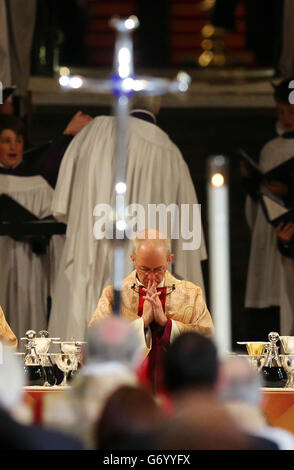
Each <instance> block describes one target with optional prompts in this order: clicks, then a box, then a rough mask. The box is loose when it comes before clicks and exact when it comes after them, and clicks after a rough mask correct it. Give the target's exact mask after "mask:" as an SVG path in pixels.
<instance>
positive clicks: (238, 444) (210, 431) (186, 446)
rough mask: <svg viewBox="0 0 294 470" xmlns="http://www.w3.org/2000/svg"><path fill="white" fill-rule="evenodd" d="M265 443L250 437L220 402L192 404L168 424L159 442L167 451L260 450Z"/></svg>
mask: <svg viewBox="0 0 294 470" xmlns="http://www.w3.org/2000/svg"><path fill="white" fill-rule="evenodd" d="M261 445H263V442H262V443H260V441H259V440H256V439H255V438H252V437H250V436H248V435H247V434H246V433H245V432H243V431H242V430H241V428H240V427H239V426H238V425H237V423H235V421H234V420H233V419H232V417H231V416H230V414H229V413H228V411H227V410H226V409H225V407H224V406H223V405H222V404H220V403H218V402H217V401H206V402H205V401H204V402H203V401H200V402H198V401H197V400H196V401H195V402H194V403H193V404H191V403H190V404H189V406H188V408H187V409H186V411H185V413H182V414H179V415H178V416H176V417H175V418H173V420H172V421H171V422H170V423H168V425H167V426H166V427H165V429H164V430H161V434H160V437H159V441H158V448H159V449H165V450H176V449H181V450H259V449H262V448H263V447H261Z"/></svg>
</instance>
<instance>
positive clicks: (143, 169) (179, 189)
mask: <svg viewBox="0 0 294 470" xmlns="http://www.w3.org/2000/svg"><path fill="white" fill-rule="evenodd" d="M114 149H115V121H114V118H113V117H108V116H101V117H97V118H95V119H94V120H93V121H92V122H91V123H90V124H88V125H87V126H86V128H84V129H83V130H82V131H81V132H80V133H79V135H78V136H76V137H75V138H74V140H73V141H72V143H71V145H70V146H69V148H68V150H67V152H66V154H65V156H64V158H63V161H62V165H61V168H60V172H59V177H58V181H57V186H56V190H55V195H54V201H53V207H52V208H53V215H54V216H55V217H57V218H59V219H60V220H61V221H63V222H66V223H67V233H66V243H65V249H64V251H63V257H62V259H61V264H60V270H59V274H58V278H57V283H56V292H55V296H54V298H53V303H52V311H51V316H50V322H49V331H50V333H51V334H52V335H53V336H54V335H59V336H62V337H63V338H66V339H67V338H71V337H75V338H77V339H82V338H84V335H85V331H86V328H87V324H88V322H89V320H90V318H91V316H92V313H93V311H94V310H95V307H96V303H97V298H99V297H100V295H101V293H102V290H103V288H104V287H105V286H107V285H109V284H112V282H113V277H112V276H113V251H112V248H111V243H110V242H109V241H108V240H106V239H103V240H96V239H95V238H94V235H93V226H94V223H95V218H94V217H93V210H94V207H95V206H96V205H97V204H102V203H105V204H111V205H112V204H113V203H114V151H115V150H114ZM126 184H127V195H126V201H127V204H131V203H137V204H142V205H147V204H160V203H163V204H166V205H169V204H172V203H174V204H177V205H180V204H185V203H186V204H196V203H197V196H196V193H195V189H194V186H193V182H192V179H191V176H190V173H189V170H188V167H187V165H186V163H185V161H184V159H183V157H182V155H181V152H180V151H179V149H178V147H177V146H176V145H175V144H174V143H173V142H172V141H171V140H170V139H169V137H168V135H167V134H166V133H165V132H163V131H162V130H161V129H160V128H159V127H158V126H157V125H156V120H155V116H154V114H153V113H152V112H151V111H148V110H147V111H146V109H144V110H142V109H136V110H133V112H132V116H131V117H130V118H129V130H128V162H127V172H126ZM151 228H152V227H151ZM197 229H198V230H199V231H200V232H201V222H200V224H199V225H198V227H197ZM183 241H184V240H183V238H182V237H181V232H180V239H179V240H176V239H174V240H172V251H173V253H174V254H175V264H174V266H173V273H174V274H175V275H176V276H178V277H181V278H184V279H186V280H189V281H191V282H194V283H196V284H197V285H199V286H200V287H202V288H203V287H204V286H203V278H202V269H201V260H203V259H205V258H206V249H205V243H204V240H203V237H202V241H201V246H200V248H199V249H195V250H187V251H185V250H183V247H182V243H183ZM130 252H131V243H130V241H129V240H128V241H127V242H126V250H125V253H126V257H125V260H126V262H125V273H128V272H130V271H131V260H130V258H129V254H130Z"/></svg>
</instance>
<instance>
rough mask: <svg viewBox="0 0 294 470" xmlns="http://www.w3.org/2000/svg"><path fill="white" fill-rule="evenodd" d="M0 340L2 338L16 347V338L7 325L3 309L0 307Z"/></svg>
mask: <svg viewBox="0 0 294 470" xmlns="http://www.w3.org/2000/svg"><path fill="white" fill-rule="evenodd" d="M0 340H4V341H6V342H8V343H10V344H11V346H14V347H15V348H16V347H17V338H16V336H15V334H14V333H13V331H12V330H11V328H10V326H9V325H8V323H7V321H6V318H5V316H4V313H3V310H2V308H1V307H0Z"/></svg>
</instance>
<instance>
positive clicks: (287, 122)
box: [277, 102, 294, 131]
mask: <svg viewBox="0 0 294 470" xmlns="http://www.w3.org/2000/svg"><path fill="white" fill-rule="evenodd" d="M277 113H278V120H279V121H280V123H281V124H282V126H283V128H284V129H285V130H286V131H291V130H292V129H294V105H293V104H290V103H289V104H286V103H279V102H277Z"/></svg>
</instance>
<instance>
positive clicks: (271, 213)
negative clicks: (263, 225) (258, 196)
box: [262, 194, 289, 221]
mask: <svg viewBox="0 0 294 470" xmlns="http://www.w3.org/2000/svg"><path fill="white" fill-rule="evenodd" d="M262 199H263V202H264V205H265V207H266V210H267V213H268V217H269V219H270V221H272V220H275V219H277V218H278V217H280V216H281V215H284V214H287V212H289V211H288V209H287V208H286V207H284V206H281V205H280V204H279V203H277V202H276V201H274V200H273V199H271V198H269V197H268V196H266V195H265V194H263V195H262Z"/></svg>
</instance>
